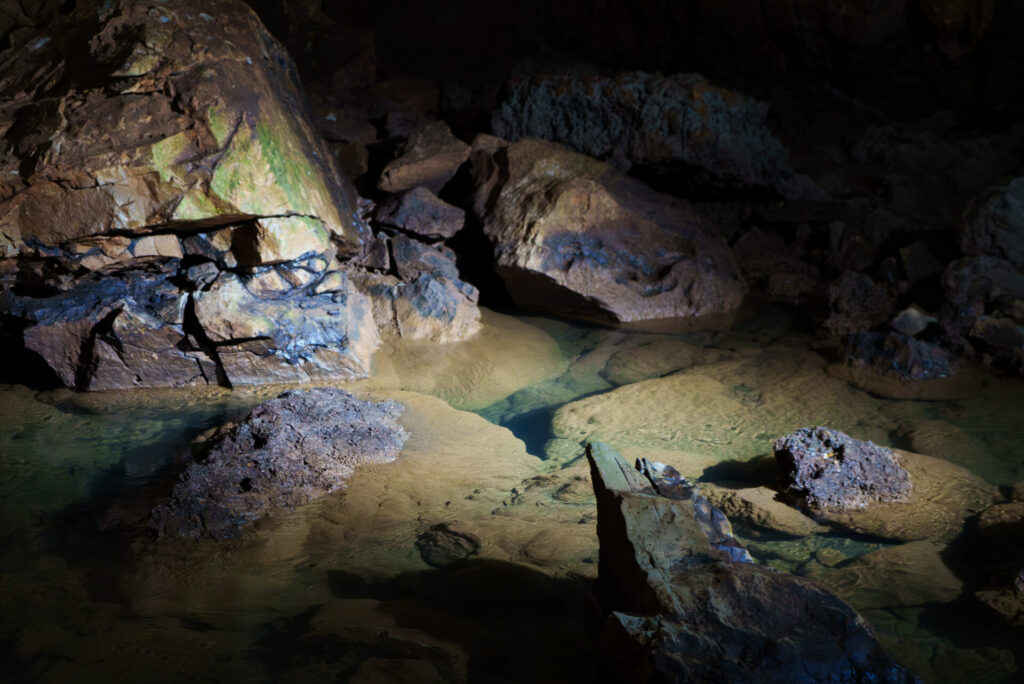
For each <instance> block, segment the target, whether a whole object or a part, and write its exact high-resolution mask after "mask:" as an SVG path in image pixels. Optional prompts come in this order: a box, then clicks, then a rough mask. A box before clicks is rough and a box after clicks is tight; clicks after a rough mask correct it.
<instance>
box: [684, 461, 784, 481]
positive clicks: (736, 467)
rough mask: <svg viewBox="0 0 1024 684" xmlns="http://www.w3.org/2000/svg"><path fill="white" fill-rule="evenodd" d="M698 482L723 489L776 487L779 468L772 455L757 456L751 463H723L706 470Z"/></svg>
mask: <svg viewBox="0 0 1024 684" xmlns="http://www.w3.org/2000/svg"><path fill="white" fill-rule="evenodd" d="M698 482H710V483H712V484H716V485H720V486H723V487H729V486H740V487H775V486H777V485H778V483H779V468H778V466H777V465H776V464H775V457H774V456H772V455H771V454H764V455H762V456H757V457H755V458H752V459H750V460H749V461H722V462H721V463H716V464H715V465H713V466H710V467H708V468H705V469H704V473H703V474H702V475H701V476H700V479H699V480H698Z"/></svg>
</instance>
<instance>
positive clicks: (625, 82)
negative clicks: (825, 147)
mask: <svg viewBox="0 0 1024 684" xmlns="http://www.w3.org/2000/svg"><path fill="white" fill-rule="evenodd" d="M767 110H768V108H767V106H766V105H765V104H762V103H760V102H757V101H755V100H754V99H752V98H749V97H747V96H745V95H742V94H740V93H737V92H735V91H730V90H726V89H725V88H718V87H715V86H713V85H711V84H710V83H708V81H707V80H706V79H704V78H702V77H701V76H699V75H697V74H674V75H671V76H662V75H660V74H647V73H643V72H640V71H636V72H630V73H622V74H618V75H616V76H614V77H600V76H597V77H576V76H535V77H532V78H523V79H520V80H517V81H514V82H513V83H511V84H510V86H509V88H508V95H507V97H506V99H505V101H504V102H503V103H502V104H501V106H500V108H499V109H498V111H497V112H496V113H495V114H494V118H493V121H492V128H493V129H494V132H495V134H496V135H499V136H501V137H503V138H508V139H510V140H519V139H521V138H543V139H546V140H552V141H556V142H560V143H564V144H566V145H568V146H569V147H571V148H573V149H574V150H576V151H577V152H582V153H583V154H587V155H589V156H591V157H596V158H598V159H603V160H607V161H609V162H610V163H612V164H613V165H615V166H616V167H618V168H620V169H628V168H629V167H630V166H632V165H637V166H650V165H663V166H673V165H675V166H679V167H683V168H685V169H687V170H691V171H693V173H692V175H693V176H695V177H696V179H697V180H698V182H704V183H705V184H710V185H712V186H719V187H720V186H725V187H739V188H744V189H760V190H771V191H774V192H776V193H778V194H780V195H782V196H784V197H787V198H798V197H805V196H813V195H815V194H816V192H815V191H816V188H815V187H814V185H813V183H812V182H811V181H810V180H808V179H806V178H803V177H800V176H798V175H797V174H796V173H795V172H794V171H793V168H792V166H790V163H789V155H788V153H787V152H786V150H785V148H784V147H783V146H782V144H781V143H780V142H779V141H778V140H777V139H776V138H775V137H774V136H773V135H772V134H771V132H770V131H769V130H768V127H767V126H766V125H765V116H766V114H767ZM689 185H690V186H692V185H693V183H692V182H691V183H690V184H689Z"/></svg>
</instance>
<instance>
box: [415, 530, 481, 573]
mask: <svg viewBox="0 0 1024 684" xmlns="http://www.w3.org/2000/svg"><path fill="white" fill-rule="evenodd" d="M416 548H417V549H418V550H419V552H420V556H421V557H422V558H423V562H424V563H426V564H427V565H430V566H432V567H435V568H443V567H445V566H448V565H452V564H453V563H457V562H459V561H461V560H465V559H467V558H469V557H470V556H475V555H476V553H477V551H479V550H480V537H478V536H476V535H475V534H473V533H472V532H469V531H467V530H465V529H463V527H462V526H461V525H459V524H458V523H455V522H447V523H438V524H437V525H434V526H432V527H431V528H430V529H429V530H427V531H426V532H424V533H423V534H421V535H420V536H419V537H418V538H417V539H416Z"/></svg>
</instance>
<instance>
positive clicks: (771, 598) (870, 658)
mask: <svg viewBox="0 0 1024 684" xmlns="http://www.w3.org/2000/svg"><path fill="white" fill-rule="evenodd" d="M588 458H589V460H590V466H591V475H592V478H593V483H594V493H595V495H596V497H597V511H598V530H597V534H598V539H599V541H600V544H601V551H600V558H599V564H598V581H597V584H596V585H595V590H594V591H595V598H596V599H597V604H598V607H599V610H600V613H601V617H602V619H603V626H602V632H601V635H600V652H601V653H602V654H603V657H604V659H605V661H606V663H607V666H608V667H609V668H610V672H611V673H612V674H613V675H614V676H616V677H618V678H620V679H622V680H623V681H634V682H642V681H652V682H653V681H680V682H682V681H729V682H792V681H805V680H806V681H830V682H848V683H850V684H853V683H854V682H863V681H876V682H913V681H917V679H916V678H915V677H914V676H913V675H912V674H910V673H909V672H907V671H906V670H905V669H904V668H902V667H901V666H899V665H897V664H896V663H895V662H893V661H892V660H891V659H890V658H889V656H888V655H886V653H885V651H884V650H883V649H882V647H881V645H880V644H879V642H878V639H877V637H875V635H874V633H873V632H872V630H871V627H870V626H869V625H868V623H867V622H866V621H865V620H864V619H863V618H861V617H860V616H859V615H858V614H857V613H856V612H855V611H854V610H853V609H852V608H851V607H850V606H849V605H847V604H846V603H844V602H843V601H842V600H841V599H840V598H838V597H837V596H836V595H834V594H832V593H831V592H829V591H828V590H826V589H825V588H824V587H822V586H820V585H819V584H817V583H815V582H813V581H811V580H809V579H806V578H803V577H795V576H792V575H787V574H784V573H780V572H778V571H776V570H773V569H771V568H768V567H765V566H762V565H757V564H754V563H751V562H737V560H734V558H735V555H734V553H732V552H731V550H730V549H729V548H723V546H722V531H723V527H724V526H727V525H728V522H727V521H726V520H725V516H723V515H722V514H721V512H719V511H716V510H715V509H713V508H712V507H711V506H710V505H709V504H708V503H707V500H706V499H704V498H703V497H702V496H700V494H699V492H698V491H697V490H696V488H695V487H693V486H683V487H679V486H673V485H676V483H674V482H669V483H668V484H669V485H670V486H668V487H666V486H665V484H666V483H665V481H664V480H663V479H662V478H661V477H659V476H658V475H659V474H658V473H657V472H656V471H655V472H654V473H652V472H651V471H650V469H646V472H647V477H644V475H643V474H641V473H638V472H637V471H635V470H634V469H632V468H630V467H629V465H628V464H626V462H625V460H624V459H623V458H622V457H621V456H619V455H618V454H617V453H616V452H615V451H614V450H612V449H611V448H609V447H606V446H604V445H601V444H592V445H591V446H590V448H589V449H588ZM716 513H717V516H716V515H715V514H716ZM716 519H717V520H718V521H719V522H718V523H717V524H716V522H715V521H716ZM721 521H725V522H724V524H723V523H722V522H721ZM709 523H710V524H709Z"/></svg>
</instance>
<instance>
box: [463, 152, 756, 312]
mask: <svg viewBox="0 0 1024 684" xmlns="http://www.w3.org/2000/svg"><path fill="white" fill-rule="evenodd" d="M473 168H474V175H475V180H476V183H475V193H476V194H475V206H476V211H477V213H478V215H479V216H480V217H481V219H482V220H483V230H484V233H485V234H486V235H487V236H488V238H489V239H490V241H491V243H492V244H493V246H494V254H495V263H496V267H497V272H498V274H499V275H500V276H501V277H502V279H503V281H504V283H505V286H506V287H507V288H508V291H509V293H510V294H511V296H512V298H513V299H514V300H515V301H516V303H517V304H518V305H519V306H522V307H524V308H529V309H534V310H539V311H548V312H557V313H559V314H560V315H563V316H573V317H579V318H585V319H592V320H597V321H603V322H621V323H625V322H632V321H643V320H650V319H671V318H692V317H697V316H702V315H724V314H728V313H730V312H731V311H733V310H734V309H736V307H738V306H739V303H740V300H741V299H742V297H743V294H744V291H745V288H744V285H743V282H742V280H741V278H740V276H739V274H738V272H737V269H736V266H735V264H734V262H733V259H732V255H731V254H730V252H729V250H728V247H727V246H726V245H725V244H724V243H723V242H722V241H721V240H720V238H718V237H717V236H716V235H715V234H714V229H713V227H712V226H711V224H710V223H709V222H708V221H707V220H706V219H705V218H704V217H702V216H700V215H699V214H698V213H697V212H696V211H695V210H694V209H693V207H691V206H690V205H689V204H688V203H686V202H684V201H682V200H678V199H674V198H671V197H669V196H667V195H661V194H659V193H656V192H653V191H652V190H650V189H649V188H647V187H646V186H645V185H643V184H642V183H640V182H638V181H635V180H633V179H630V178H627V177H625V176H622V175H620V174H618V173H617V172H616V171H614V170H613V169H612V168H611V167H610V166H609V165H607V164H605V163H602V162H599V161H596V160H594V159H592V158H589V157H585V156H583V155H580V154H577V153H575V152H572V151H570V150H568V149H566V148H564V147H562V146H560V145H556V144H553V143H548V142H542V141H538V140H524V141H521V142H518V143H514V144H511V145H508V146H504V144H503V143H501V142H500V141H494V140H490V141H486V143H479V144H478V145H477V147H476V148H475V151H474V152H473Z"/></svg>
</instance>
